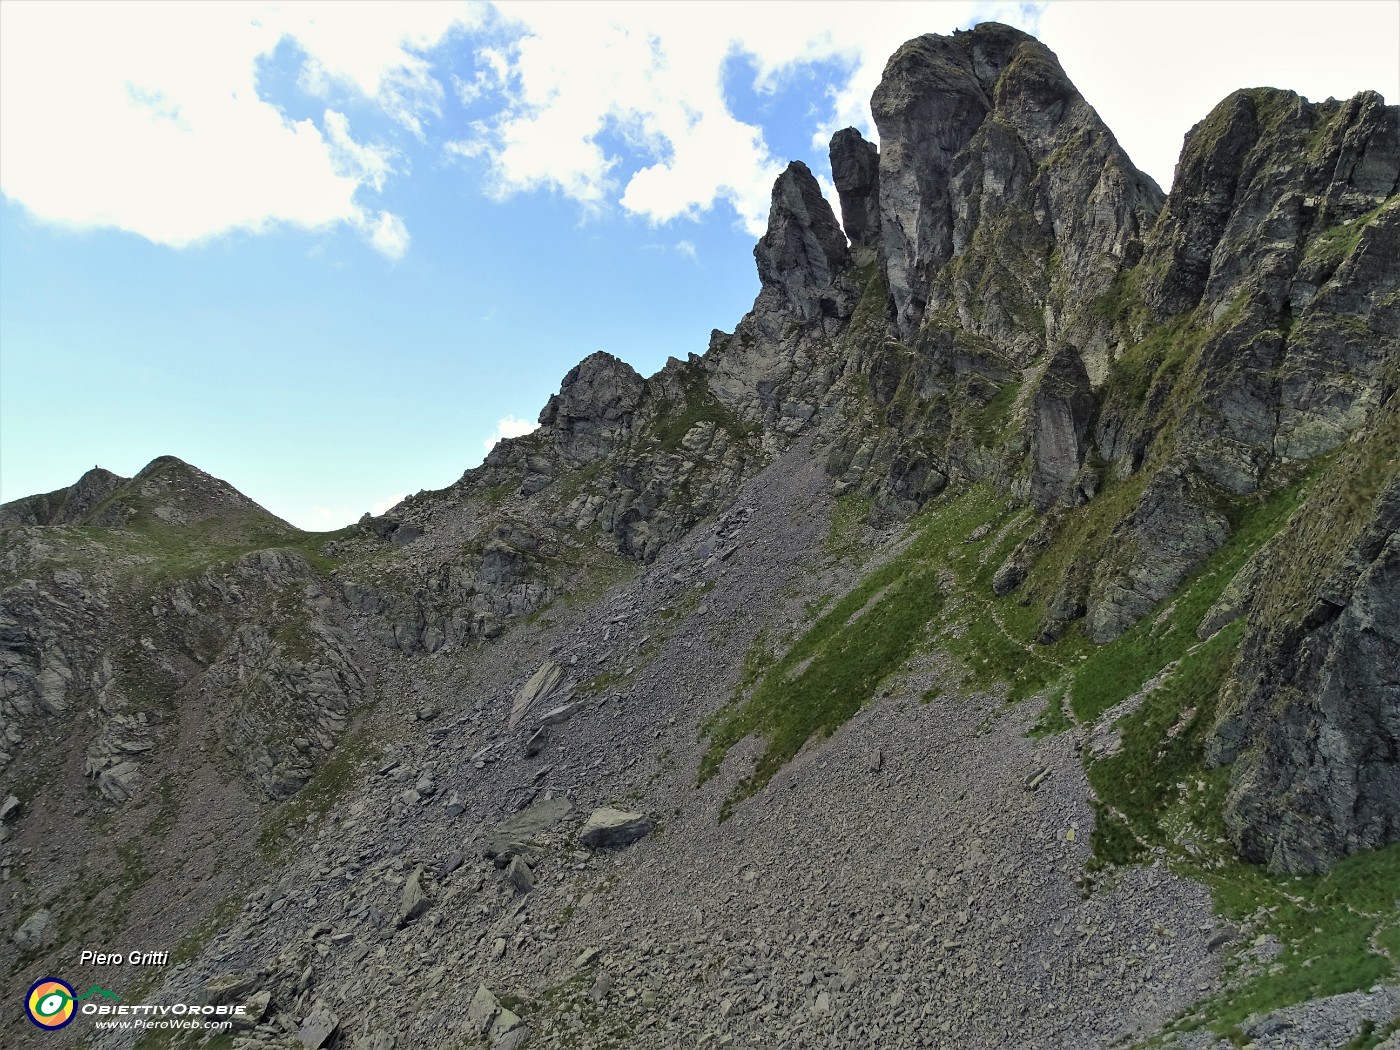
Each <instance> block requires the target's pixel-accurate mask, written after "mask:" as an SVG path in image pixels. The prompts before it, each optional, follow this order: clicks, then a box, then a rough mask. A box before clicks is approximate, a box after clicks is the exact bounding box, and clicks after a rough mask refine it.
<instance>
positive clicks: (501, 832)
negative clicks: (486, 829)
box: [482, 798, 573, 868]
mask: <svg viewBox="0 0 1400 1050" xmlns="http://www.w3.org/2000/svg"><path fill="white" fill-rule="evenodd" d="M572 811H573V804H572V803H570V802H569V800H568V799H566V798H553V799H547V800H545V801H543V802H536V803H535V804H534V805H532V806H529V807H528V808H526V809H522V810H521V811H520V812H519V813H517V814H515V816H513V817H511V818H510V819H509V820H507V821H505V822H504V823H503V824H501V825H500V826H499V827H497V828H496V830H495V831H493V832H491V834H490V835H488V836H487V837H486V841H485V842H484V843H483V845H482V855H483V856H485V857H486V858H487V859H488V860H494V861H495V862H496V866H497V867H498V868H504V867H505V866H506V865H507V864H509V863H510V861H511V858H512V857H516V856H519V855H521V854H527V855H533V854H534V852H535V850H536V849H538V845H537V843H538V840H539V838H540V837H541V836H542V835H543V833H544V832H546V831H548V830H549V829H550V828H552V827H554V825H556V824H558V823H559V822H560V821H561V820H563V819H564V818H565V817H567V816H568V815H569V814H570V813H571V812H572Z"/></svg>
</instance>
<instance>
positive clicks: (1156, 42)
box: [1040, 0, 1400, 188]
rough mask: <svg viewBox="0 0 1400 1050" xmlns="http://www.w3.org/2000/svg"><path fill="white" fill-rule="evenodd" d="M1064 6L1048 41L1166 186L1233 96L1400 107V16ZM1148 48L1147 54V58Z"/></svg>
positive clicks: (1343, 4)
mask: <svg viewBox="0 0 1400 1050" xmlns="http://www.w3.org/2000/svg"><path fill="white" fill-rule="evenodd" d="M1261 15H1263V11H1262V10H1261V9H1260V7H1259V6H1258V4H1255V3H1212V4H1210V5H1209V6H1207V5H1205V4H1183V3H1181V2H1180V0H1152V2H1140V3H1133V4H1104V3H1085V2H1081V0H1057V2H1056V3H1053V4H1050V5H1049V6H1048V7H1047V8H1046V9H1045V11H1044V12H1043V13H1042V15H1041V17H1040V36H1041V39H1042V40H1043V41H1044V42H1045V43H1046V44H1047V45H1049V46H1050V47H1051V48H1052V49H1053V50H1054V51H1055V53H1056V54H1057V55H1059V58H1060V63H1061V64H1062V65H1063V66H1064V68H1065V72H1066V73H1067V74H1068V75H1069V77H1070V79H1071V80H1073V81H1074V83H1075V86H1076V87H1078V88H1079V90H1080V91H1081V92H1082V93H1083V95H1084V97H1085V98H1087V99H1088V100H1089V101H1090V102H1091V103H1092V104H1093V105H1094V107H1095V108H1096V109H1097V110H1098V111H1099V115H1100V116H1101V117H1103V119H1104V122H1105V123H1106V124H1108V126H1109V127H1110V128H1112V129H1113V132H1114V134H1115V135H1116V136H1117V138H1118V140H1119V142H1120V143H1121V144H1122V146H1123V148H1124V149H1125V150H1126V151H1127V153H1128V155H1129V156H1130V157H1132V159H1133V161H1134V163H1136V164H1137V166H1138V167H1140V168H1141V169H1142V170H1144V171H1146V172H1147V173H1148V174H1149V175H1151V176H1152V177H1153V178H1155V179H1156V180H1157V181H1158V182H1159V183H1161V185H1162V187H1163V188H1166V187H1167V186H1169V185H1170V183H1171V180H1172V172H1173V169H1174V167H1175V165H1176V160H1177V157H1178V155H1179V154H1180V152H1181V141H1182V136H1184V135H1185V133H1186V132H1187V130H1188V129H1189V128H1191V126H1192V125H1194V124H1195V123H1196V122H1197V121H1200V120H1203V119H1204V118H1205V116H1206V114H1207V113H1209V112H1210V110H1211V109H1212V108H1213V107H1214V106H1215V105H1216V103H1218V102H1219V101H1220V100H1221V99H1223V98H1225V96H1227V95H1228V94H1230V92H1232V91H1234V90H1236V89H1237V88H1243V87H1280V88H1289V89H1291V90H1294V91H1297V92H1298V93H1299V94H1302V95H1305V96H1307V97H1308V98H1309V99H1311V100H1312V101H1314V102H1318V101H1321V100H1323V99H1326V98H1328V97H1329V96H1335V97H1336V98H1349V97H1351V96H1352V95H1354V94H1356V93H1357V92H1358V91H1364V90H1368V89H1369V90H1374V91H1379V92H1381V93H1382V94H1383V95H1385V96H1386V101H1387V102H1390V103H1392V104H1394V103H1395V102H1396V101H1397V100H1398V99H1400V52H1397V50H1396V46H1395V42H1396V40H1400V5H1397V4H1393V3H1389V4H1387V3H1371V2H1366V0H1361V2H1357V0H1350V2H1347V0H1331V2H1328V3H1287V4H1274V5H1271V6H1270V7H1269V8H1268V13H1267V17H1261ZM1149 39H1150V46H1144V44H1145V43H1146V41H1147V40H1149Z"/></svg>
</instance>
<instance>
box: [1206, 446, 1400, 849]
mask: <svg viewBox="0 0 1400 1050" xmlns="http://www.w3.org/2000/svg"><path fill="white" fill-rule="evenodd" d="M1390 467H1391V480H1390V482H1389V484H1388V486H1387V487H1386V488H1384V489H1383V490H1382V491H1381V493H1380V494H1379V496H1378V498H1377V500H1376V503H1375V507H1374V510H1373V511H1372V513H1371V515H1370V516H1369V520H1368V521H1367V522H1366V524H1365V527H1364V528H1362V529H1361V530H1360V532H1359V535H1357V536H1356V538H1355V539H1354V540H1353V541H1352V543H1351V545H1350V547H1349V549H1347V550H1346V552H1345V556H1344V557H1342V558H1340V559H1339V560H1337V561H1336V563H1335V564H1334V567H1333V568H1332V569H1331V571H1330V572H1327V573H1326V574H1324V575H1321V576H1314V575H1312V573H1313V572H1315V571H1316V567H1315V563H1314V564H1307V563H1306V562H1305V563H1304V565H1303V566H1301V567H1299V568H1301V569H1302V573H1301V574H1299V575H1293V574H1292V573H1290V574H1287V577H1288V586H1287V588H1286V590H1285V591H1284V594H1286V595H1289V596H1297V597H1301V598H1303V599H1304V601H1305V602H1306V604H1303V605H1302V608H1301V610H1300V614H1299V613H1295V614H1294V615H1292V616H1290V615H1287V614H1286V613H1285V612H1283V610H1282V608H1280V605H1281V603H1280V602H1278V601H1277V600H1276V601H1275V603H1273V604H1270V603H1267V602H1266V601H1263V600H1260V601H1258V602H1257V604H1256V608H1255V611H1254V615H1253V616H1252V619H1251V624H1250V630H1249V632H1248V634H1247V635H1246V638H1245V641H1244V644H1243V647H1242V651H1241V657H1240V665H1239V667H1238V669H1237V671H1236V674H1235V681H1234V684H1233V685H1232V687H1231V690H1230V694H1229V699H1230V702H1228V703H1227V705H1226V706H1225V708H1224V711H1223V713H1222V716H1221V718H1220V721H1219V723H1218V724H1217V726H1216V727H1215V731H1214V735H1213V737H1212V739H1211V744H1210V755H1211V758H1212V759H1213V760H1214V761H1215V762H1217V763H1233V768H1232V771H1231V784H1230V793H1229V796H1228V799H1227V802H1226V807H1225V823H1226V827H1227V828H1228V830H1229V832H1230V835H1231V837H1232V838H1233V839H1234V841H1235V842H1236V844H1237V845H1238V847H1239V849H1240V852H1241V854H1242V855H1244V856H1245V857H1247V858H1248V859H1250V860H1252V861H1255V862H1256V863H1260V864H1266V865H1268V867H1269V868H1270V869H1271V870H1273V871H1279V872H1287V873H1294V874H1296V873H1305V872H1317V871H1322V870H1325V869H1326V868H1328V867H1330V866H1331V864H1332V863H1333V862H1334V861H1336V860H1337V859H1339V858H1341V857H1345V856H1347V855H1349V854H1352V853H1355V852H1358V851H1360V850H1364V849H1374V848H1377V847H1379V846H1383V845H1385V844H1387V843H1390V842H1394V841H1396V840H1397V839H1400V761H1397V759H1396V755H1397V754H1400V475H1396V474H1395V466H1394V463H1393V462H1392V463H1391V465H1390ZM1339 498H1342V499H1345V496H1341V497H1339ZM1311 512H1312V513H1313V514H1316V515H1317V516H1318V517H1319V518H1320V519H1321V521H1320V522H1319V523H1318V524H1316V525H1315V524H1313V523H1312V522H1309V521H1307V520H1305V519H1301V518H1300V519H1299V520H1298V521H1297V522H1295V523H1294V525H1293V527H1292V529H1291V532H1292V535H1291V536H1288V535H1286V536H1285V537H1284V542H1283V543H1281V544H1280V545H1279V546H1280V553H1281V554H1283V555H1285V556H1287V555H1293V556H1294V557H1296V554H1295V553H1294V552H1295V551H1296V549H1297V547H1298V544H1299V543H1300V541H1303V540H1304V539H1312V538H1313V537H1311V536H1309V535H1308V533H1309V532H1310V531H1312V530H1314V529H1317V528H1318V525H1321V524H1325V523H1327V521H1328V518H1329V517H1330V515H1329V514H1327V512H1326V508H1325V507H1318V508H1315V509H1311ZM1343 527H1344V526H1343ZM1309 546H1311V547H1313V549H1314V550H1316V549H1317V548H1316V546H1315V545H1314V544H1309ZM1319 553H1320V552H1319ZM1316 557H1317V555H1316V554H1314V555H1313V558H1314V559H1316ZM1295 572H1297V568H1295ZM1303 574H1306V575H1303ZM1280 586H1282V585H1280V584H1277V583H1276V584H1275V587H1276V588H1278V587H1280ZM1275 597H1276V599H1277V597H1278V596H1277V595H1276V596H1275ZM1295 601H1296V598H1295Z"/></svg>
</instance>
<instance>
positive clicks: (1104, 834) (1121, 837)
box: [1089, 800, 1143, 871]
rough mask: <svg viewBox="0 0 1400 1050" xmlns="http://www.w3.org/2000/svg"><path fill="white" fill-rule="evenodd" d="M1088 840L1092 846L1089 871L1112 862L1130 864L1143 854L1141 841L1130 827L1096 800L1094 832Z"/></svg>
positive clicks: (1112, 863)
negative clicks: (1092, 851) (1092, 853)
mask: <svg viewBox="0 0 1400 1050" xmlns="http://www.w3.org/2000/svg"><path fill="white" fill-rule="evenodd" d="M1090 842H1091V843H1092V845H1093V847H1094V856H1093V858H1092V859H1091V860H1090V862H1089V869H1090V870H1091V871H1099V870H1101V869H1103V868H1105V867H1108V866H1110V865H1114V864H1131V863H1133V862H1134V861H1136V860H1138V859H1139V858H1140V857H1141V856H1142V854H1143V848H1142V843H1141V842H1139V841H1138V839H1137V836H1135V835H1134V834H1133V831H1132V828H1130V827H1128V825H1127V824H1125V823H1123V821H1122V820H1120V819H1119V818H1118V817H1117V816H1116V815H1115V814H1114V813H1112V812H1111V811H1110V810H1109V809H1108V808H1107V807H1106V806H1105V805H1104V804H1103V803H1102V802H1099V801H1097V800H1095V802H1094V832H1093V835H1091V836H1090Z"/></svg>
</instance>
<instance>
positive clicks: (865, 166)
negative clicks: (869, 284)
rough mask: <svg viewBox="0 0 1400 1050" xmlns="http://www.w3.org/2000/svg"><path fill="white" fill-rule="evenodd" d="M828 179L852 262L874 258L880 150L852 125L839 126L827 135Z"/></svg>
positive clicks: (877, 238)
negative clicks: (838, 201)
mask: <svg viewBox="0 0 1400 1050" xmlns="http://www.w3.org/2000/svg"><path fill="white" fill-rule="evenodd" d="M831 178H832V181H834V182H835V183H836V192H837V193H838V194H839V195H840V198H841V219H842V224H843V225H844V227H845V230H846V236H847V237H848V238H850V241H851V252H852V256H853V258H854V260H855V262H856V264H857V265H865V264H867V263H870V262H873V261H875V259H876V257H877V256H878V254H879V250H880V151H879V150H878V149H876V147H875V144H874V143H872V142H867V141H866V140H865V139H864V138H862V137H861V134H860V132H859V131H857V130H856V129H855V128H843V129H842V130H840V131H838V132H837V133H836V134H835V135H833V136H832V137H831Z"/></svg>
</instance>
